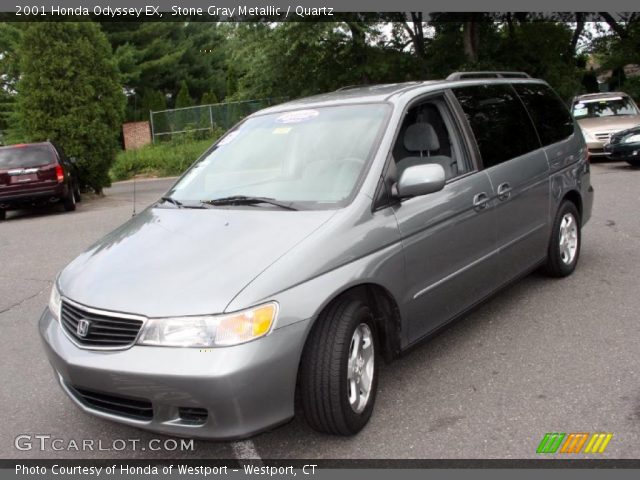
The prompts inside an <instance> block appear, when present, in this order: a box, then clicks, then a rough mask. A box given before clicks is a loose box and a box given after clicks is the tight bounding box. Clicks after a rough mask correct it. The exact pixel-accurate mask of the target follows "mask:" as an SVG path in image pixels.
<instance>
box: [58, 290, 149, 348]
mask: <svg viewBox="0 0 640 480" xmlns="http://www.w3.org/2000/svg"><path fill="white" fill-rule="evenodd" d="M61 313H62V314H61V321H62V327H63V328H64V329H65V331H66V332H67V333H68V334H69V335H70V336H71V337H72V338H73V339H74V340H75V341H76V342H77V343H78V344H80V345H85V346H87V347H100V348H105V347H112V348H113V347H126V346H129V345H131V344H133V342H134V341H135V340H136V337H137V336H138V332H139V331H140V328H141V327H142V320H137V319H130V318H122V317H116V316H114V317H111V316H107V315H100V314H96V313H92V312H88V311H86V310H84V309H82V308H79V307H76V306H74V305H70V304H69V303H67V302H64V301H63V302H62V312H61ZM81 322H82V324H83V325H81V326H80V328H79V325H80V323H81ZM83 327H86V331H85V330H84V329H83ZM82 333H84V335H82Z"/></svg>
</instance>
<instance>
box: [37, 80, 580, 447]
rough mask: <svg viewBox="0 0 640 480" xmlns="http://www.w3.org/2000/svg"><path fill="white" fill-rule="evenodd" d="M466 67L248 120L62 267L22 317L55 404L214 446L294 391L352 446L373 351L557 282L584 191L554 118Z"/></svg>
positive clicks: (407, 343)
mask: <svg viewBox="0 0 640 480" xmlns="http://www.w3.org/2000/svg"><path fill="white" fill-rule="evenodd" d="M483 74H484V75H485V76H486V72H483ZM464 75H466V77H465V79H460V78H459V77H458V76H456V75H453V76H451V77H449V79H448V80H447V81H431V82H414V83H403V84H394V85H379V86H369V87H361V88H350V89H344V90H341V91H337V92H333V93H328V94H324V95H319V96H315V97H310V98H306V99H302V100H296V101H293V102H289V103H285V104H282V105H279V106H274V107H271V108H268V109H266V110H262V111H260V112H257V113H255V114H253V115H251V116H250V117H248V118H247V119H245V120H244V121H243V122H241V123H240V124H239V125H237V126H236V127H234V128H233V129H231V131H229V132H228V133H227V134H226V135H225V136H224V137H223V138H222V139H221V140H219V141H218V142H217V143H216V144H214V145H213V146H212V147H211V148H210V149H209V150H208V151H207V152H205V153H204V154H203V156H202V157H200V158H199V159H198V160H197V161H196V162H195V163H194V165H193V166H192V167H191V168H190V169H189V170H188V171H187V172H186V173H185V174H184V175H183V176H182V177H181V178H180V179H179V180H178V181H177V182H176V184H175V185H174V186H173V187H172V188H171V189H170V190H169V191H168V192H167V193H166V195H165V196H164V197H163V198H162V199H161V200H159V201H158V202H157V203H156V204H154V205H153V206H151V207H149V208H147V209H146V210H144V211H143V212H142V213H141V214H139V215H137V216H136V217H134V218H133V219H131V220H130V221H128V222H127V223H125V224H124V225H122V226H121V227H119V228H118V229H116V230H115V231H113V232H112V233H110V234H109V235H107V236H106V237H104V238H103V239H102V240H100V241H98V242H97V243H96V244H95V245H93V246H92V247H90V248H89V249H88V250H87V251H85V252H84V253H83V254H81V255H80V256H79V257H78V258H76V259H75V260H73V261H72V262H71V263H70V264H69V265H68V266H67V267H66V268H65V269H64V270H63V271H62V272H61V273H60V275H59V276H58V277H57V278H56V280H55V284H54V287H53V289H52V292H51V299H50V304H49V307H48V308H47V309H46V310H45V311H44V312H43V314H42V317H41V319H40V322H39V329H40V334H41V336H42V338H43V341H44V342H43V343H44V347H45V350H46V353H47V355H48V358H49V360H50V362H51V364H52V365H53V369H54V371H55V376H56V378H57V379H58V380H59V382H60V385H61V387H62V389H63V390H64V391H65V392H66V393H67V395H68V396H69V397H70V398H71V400H72V401H73V403H75V404H76V405H77V406H78V407H80V408H81V409H82V410H84V411H85V412H88V413H91V414H93V415H96V416H99V417H102V418H106V419H110V420H114V421H117V422H121V423H125V424H128V425H133V426H136V427H140V428H144V429H148V430H152V431H156V432H162V433H165V434H173V435H182V436H189V437H205V438H217V439H230V438H239V437H246V436H248V435H251V434H254V433H256V432H260V431H263V430H265V429H269V428H272V427H274V426H275V425H278V424H281V423H283V422H286V421H287V420H289V419H290V418H292V416H293V415H294V406H295V403H296V398H298V400H299V402H300V403H299V405H300V407H301V410H302V411H303V412H304V417H305V418H306V420H307V422H308V423H309V424H310V425H311V426H312V427H313V428H315V429H317V430H319V431H323V432H329V433H333V434H340V435H351V434H355V433H356V432H358V431H359V430H360V429H362V428H363V427H364V425H365V424H366V423H367V421H368V419H369V417H370V416H371V414H372V411H373V408H374V403H375V398H376V390H377V386H378V378H379V377H378V371H379V363H380V361H381V358H385V359H387V360H391V359H393V358H396V357H397V356H398V355H400V354H401V353H402V352H403V351H405V350H406V349H407V348H409V347H411V346H413V345H416V344H417V343H419V342H420V341H422V340H424V339H425V338H427V337H429V336H430V335H431V334H433V333H434V332H435V331H437V330H438V329H440V328H442V327H443V326H444V325H445V324H447V323H449V322H451V321H452V320H453V319H455V318H458V317H460V316H463V315H465V314H466V313H467V312H468V311H469V310H470V309H471V308H473V307H474V306H476V305H478V304H479V303H480V302H481V301H483V300H484V299H486V298H488V297H489V296H491V295H493V294H494V293H496V292H497V291H499V290H500V289H501V288H502V287H504V286H505V285H507V284H509V283H510V282H513V281H515V280H517V279H518V278H521V277H522V276H523V275H525V274H527V273H528V272H531V271H533V270H534V269H538V268H539V267H543V268H544V269H545V271H546V272H547V273H549V274H550V275H551V276H555V277H563V276H566V275H569V274H571V273H572V272H573V271H574V269H575V268H576V264H577V263H578V258H579V255H580V245H581V228H582V226H584V224H585V223H586V222H587V220H588V219H589V217H590V215H591V209H592V203H593V188H592V187H591V184H590V170H589V163H588V158H587V149H586V145H585V143H584V139H583V137H582V135H581V134H580V131H579V130H578V129H577V128H576V126H575V125H574V121H573V119H572V117H571V115H570V112H569V110H568V109H567V107H566V106H565V105H564V104H563V103H562V101H561V100H560V99H559V97H558V96H557V95H556V94H555V93H554V92H553V91H552V89H551V88H550V87H549V86H548V85H547V84H546V83H545V82H543V81H541V80H534V79H531V78H502V77H499V76H498V75H496V78H493V79H491V78H479V79H478V78H473V76H471V78H469V72H465V74H464ZM558 314H559V315H562V312H559V313H558ZM513 320H514V322H517V321H519V320H520V319H517V318H514V319H513ZM421 381H428V378H424V379H421ZM296 392H297V394H296Z"/></svg>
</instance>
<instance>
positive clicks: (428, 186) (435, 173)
mask: <svg viewBox="0 0 640 480" xmlns="http://www.w3.org/2000/svg"><path fill="white" fill-rule="evenodd" d="M444 182H445V174H444V168H443V167H442V165H440V164H437V163H429V164H426V165H414V166H413V167H409V168H407V169H406V170H404V171H403V172H402V174H401V175H400V180H398V183H396V184H395V185H394V187H395V188H394V192H393V194H394V196H395V197H396V198H406V197H418V196H420V195H426V194H428V193H433V192H438V191H440V190H442V189H443V188H444Z"/></svg>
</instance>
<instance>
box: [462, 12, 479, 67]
mask: <svg viewBox="0 0 640 480" xmlns="http://www.w3.org/2000/svg"><path fill="white" fill-rule="evenodd" d="M472 15H473V14H472ZM479 27H480V26H479V24H478V22H477V21H476V20H469V21H466V22H464V27H463V29H462V33H463V43H464V54H465V56H466V57H467V61H468V62H469V63H476V62H477V61H478V49H479V47H480V28H479Z"/></svg>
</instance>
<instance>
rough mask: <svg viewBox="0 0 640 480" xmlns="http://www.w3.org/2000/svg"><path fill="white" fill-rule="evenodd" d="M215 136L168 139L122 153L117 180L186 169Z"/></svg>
mask: <svg viewBox="0 0 640 480" xmlns="http://www.w3.org/2000/svg"><path fill="white" fill-rule="evenodd" d="M214 141H215V140H214V139H211V138H209V139H206V140H190V141H180V142H164V143H156V144H153V145H146V146H144V147H142V148H139V149H137V150H126V151H122V152H119V153H118V155H117V156H116V161H115V163H114V164H113V166H112V167H111V170H110V172H109V173H110V175H111V179H112V180H113V181H118V180H127V179H129V178H133V177H134V176H136V175H149V176H157V177H171V176H175V175H180V174H181V173H182V172H184V171H185V170H186V169H187V168H188V167H189V166H190V165H191V164H192V163H193V162H194V161H195V160H196V159H197V158H198V157H199V156H200V155H202V153H203V152H204V151H205V150H206V149H207V148H209V147H210V146H211V145H213V142H214Z"/></svg>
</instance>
